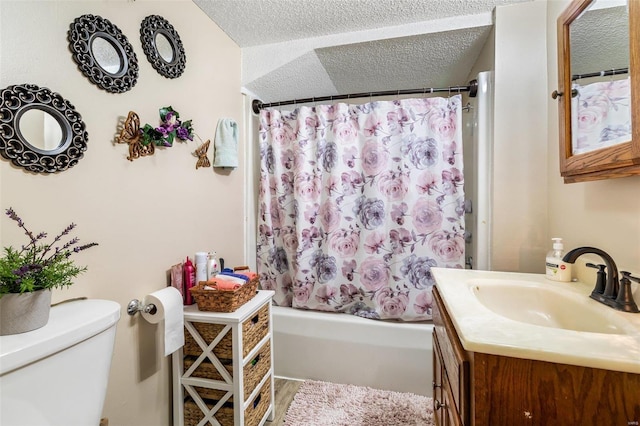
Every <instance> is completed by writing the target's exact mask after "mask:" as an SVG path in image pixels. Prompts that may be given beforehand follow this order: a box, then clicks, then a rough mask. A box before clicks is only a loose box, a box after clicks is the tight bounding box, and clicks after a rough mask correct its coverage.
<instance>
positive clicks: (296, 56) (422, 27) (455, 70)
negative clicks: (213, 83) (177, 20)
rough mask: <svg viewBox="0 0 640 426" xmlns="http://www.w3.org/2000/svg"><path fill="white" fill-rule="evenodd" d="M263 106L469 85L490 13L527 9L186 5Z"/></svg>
mask: <svg viewBox="0 0 640 426" xmlns="http://www.w3.org/2000/svg"><path fill="white" fill-rule="evenodd" d="M193 1H194V3H196V4H197V5H198V6H199V7H200V8H201V9H202V10H203V11H204V12H205V13H206V14H207V15H208V16H209V17H211V19H212V20H213V21H214V22H216V24H217V25H218V26H219V27H220V28H221V29H222V30H223V31H224V32H225V33H227V34H228V35H229V37H231V38H232V39H233V40H234V41H235V42H236V43H237V44H238V45H239V46H240V47H241V48H242V58H243V68H242V84H243V86H244V87H245V88H246V89H248V90H249V91H250V92H252V93H253V94H255V95H256V96H257V97H258V98H260V99H262V100H263V101H265V102H275V101H281V100H288V99H300V98H306V97H314V96H328V95H337V94H345V93H357V92H369V91H379V90H396V89H420V88H424V87H448V86H457V85H464V84H467V80H466V79H467V76H468V75H469V72H470V69H471V67H472V66H473V65H474V63H475V61H476V59H477V57H478V55H479V53H480V51H481V50H482V47H483V46H484V44H485V42H486V40H487V37H488V35H489V33H490V31H491V27H492V25H493V10H494V8H495V7H496V6H502V5H508V4H512V3H520V2H525V1H531V0H193Z"/></svg>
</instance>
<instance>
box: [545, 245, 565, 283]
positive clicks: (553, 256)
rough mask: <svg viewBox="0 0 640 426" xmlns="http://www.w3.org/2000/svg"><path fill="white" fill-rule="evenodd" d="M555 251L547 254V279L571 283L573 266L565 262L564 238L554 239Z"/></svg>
mask: <svg viewBox="0 0 640 426" xmlns="http://www.w3.org/2000/svg"><path fill="white" fill-rule="evenodd" d="M551 240H552V241H553V250H551V251H550V252H549V253H547V258H546V262H545V269H546V277H547V278H548V279H550V280H553V281H562V282H569V281H571V264H570V263H567V262H564V261H563V260H562V257H563V256H564V244H562V238H552V239H551Z"/></svg>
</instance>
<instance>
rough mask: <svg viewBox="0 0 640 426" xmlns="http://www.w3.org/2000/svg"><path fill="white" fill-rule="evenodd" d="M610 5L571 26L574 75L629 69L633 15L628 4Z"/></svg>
mask: <svg viewBox="0 0 640 426" xmlns="http://www.w3.org/2000/svg"><path fill="white" fill-rule="evenodd" d="M601 3H602V2H601ZM609 3H610V4H608V5H606V3H605V4H603V7H601V8H594V7H592V8H589V9H588V10H586V11H585V12H584V13H583V14H582V15H580V16H579V17H578V19H577V20H576V21H574V22H573V23H572V24H571V27H570V28H571V31H570V33H569V38H570V40H571V73H572V74H588V73H592V72H598V71H602V70H609V69H612V68H625V67H628V66H629V11H628V9H627V5H626V4H625V5H623V6H615V3H613V2H609ZM616 3H619V2H616ZM612 4H613V7H606V6H611V5H612ZM605 5H606V6H605Z"/></svg>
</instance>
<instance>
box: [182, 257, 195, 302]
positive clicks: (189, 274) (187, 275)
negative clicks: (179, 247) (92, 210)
mask: <svg viewBox="0 0 640 426" xmlns="http://www.w3.org/2000/svg"><path fill="white" fill-rule="evenodd" d="M182 269H183V270H184V304H185V305H193V297H192V296H191V292H190V291H189V289H190V288H191V287H193V286H194V285H196V268H194V267H193V263H191V259H189V258H188V257H187V261H186V262H184V267H183V268H182Z"/></svg>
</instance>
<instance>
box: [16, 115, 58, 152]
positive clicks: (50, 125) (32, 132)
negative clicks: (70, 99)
mask: <svg viewBox="0 0 640 426" xmlns="http://www.w3.org/2000/svg"><path fill="white" fill-rule="evenodd" d="M18 128H19V129H20V133H22V136H23V137H24V139H25V141H26V142H27V143H28V144H29V145H31V146H32V147H34V148H35V149H37V150H40V151H43V152H46V151H53V150H56V149H58V148H59V147H60V145H61V144H62V127H61V126H60V123H58V120H56V118H55V117H54V116H53V115H51V114H49V113H48V112H47V111H44V110H41V109H37V108H32V109H29V110H27V111H25V112H24V113H23V114H22V115H21V116H20V118H19V122H18Z"/></svg>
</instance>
